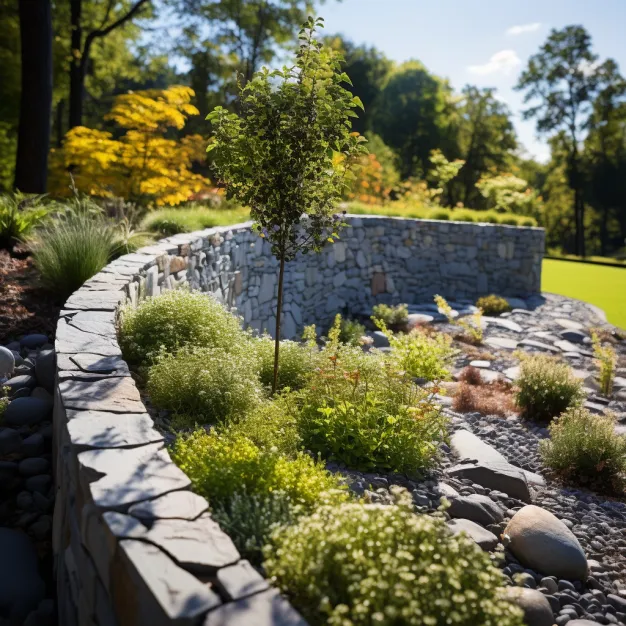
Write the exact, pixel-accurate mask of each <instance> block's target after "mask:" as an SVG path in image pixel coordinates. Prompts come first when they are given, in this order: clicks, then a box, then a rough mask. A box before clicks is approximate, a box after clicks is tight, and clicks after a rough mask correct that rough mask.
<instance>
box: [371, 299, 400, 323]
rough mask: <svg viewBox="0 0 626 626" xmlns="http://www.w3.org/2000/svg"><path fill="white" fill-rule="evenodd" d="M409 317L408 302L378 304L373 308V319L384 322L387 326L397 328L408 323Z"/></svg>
mask: <svg viewBox="0 0 626 626" xmlns="http://www.w3.org/2000/svg"><path fill="white" fill-rule="evenodd" d="M408 317H409V308H408V307H407V305H406V304H397V305H396V306H389V305H388V304H383V303H381V304H376V305H375V306H374V307H373V309H372V320H374V322H377V321H379V322H383V323H384V324H385V326H388V327H390V328H394V327H395V328H397V327H400V326H404V325H406V323H407V321H408Z"/></svg>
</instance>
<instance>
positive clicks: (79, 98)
mask: <svg viewBox="0 0 626 626" xmlns="http://www.w3.org/2000/svg"><path fill="white" fill-rule="evenodd" d="M82 9H83V3H82V0H70V13H71V18H70V21H71V27H72V42H71V54H72V59H71V61H70V97H69V100H70V116H69V126H68V130H70V129H72V128H74V127H75V126H81V125H82V122H83V90H84V88H85V87H84V85H85V70H84V66H85V64H84V62H83V59H82V54H83V41H82V39H83V30H82V27H81V13H82Z"/></svg>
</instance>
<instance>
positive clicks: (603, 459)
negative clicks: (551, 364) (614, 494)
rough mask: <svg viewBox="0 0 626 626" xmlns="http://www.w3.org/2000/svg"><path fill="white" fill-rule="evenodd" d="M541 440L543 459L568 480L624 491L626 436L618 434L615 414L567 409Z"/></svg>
mask: <svg viewBox="0 0 626 626" xmlns="http://www.w3.org/2000/svg"><path fill="white" fill-rule="evenodd" d="M549 428H550V439H544V440H543V441H541V443H540V446H541V447H540V451H541V456H542V457H543V462H544V463H545V464H546V465H547V466H548V467H550V468H551V469H553V470H554V471H555V472H557V473H558V474H560V475H561V476H563V478H565V479H567V480H571V481H574V482H578V483H587V484H588V483H593V484H594V486H597V487H600V488H604V489H609V490H611V489H615V490H616V491H617V490H621V489H620V488H621V486H622V485H623V479H624V474H626V437H624V436H623V435H618V434H616V433H615V416H613V415H592V414H591V413H590V412H589V411H588V410H587V409H584V408H579V407H574V408H571V409H568V410H567V411H565V413H563V414H562V415H561V416H560V417H558V418H557V419H556V420H554V421H553V422H552V424H550V427H549Z"/></svg>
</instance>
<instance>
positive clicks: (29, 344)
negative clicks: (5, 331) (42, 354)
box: [20, 333, 48, 350]
mask: <svg viewBox="0 0 626 626" xmlns="http://www.w3.org/2000/svg"><path fill="white" fill-rule="evenodd" d="M46 343H48V337H47V336H46V335H40V334H37V333H33V334H32V335H25V336H24V337H22V338H21V339H20V347H21V348H28V349H29V350H34V349H36V348H41V346H43V345H44V344H46Z"/></svg>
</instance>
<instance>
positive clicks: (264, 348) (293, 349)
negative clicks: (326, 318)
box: [253, 335, 315, 389]
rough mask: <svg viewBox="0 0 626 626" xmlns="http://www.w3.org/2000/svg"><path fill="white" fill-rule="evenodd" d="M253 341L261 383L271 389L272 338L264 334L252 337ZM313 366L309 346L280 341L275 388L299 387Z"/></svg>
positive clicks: (272, 368)
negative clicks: (256, 337) (255, 337)
mask: <svg viewBox="0 0 626 626" xmlns="http://www.w3.org/2000/svg"><path fill="white" fill-rule="evenodd" d="M253 343H254V350H255V352H256V355H257V358H258V360H259V376H260V378H261V384H262V385H263V386H264V387H266V388H270V389H271V387H272V380H273V378H274V340H273V339H272V338H271V337H270V336H269V335H266V336H263V337H260V338H258V339H254V340H253ZM313 367H315V362H314V356H313V354H312V350H311V348H310V347H308V346H305V345H303V344H301V343H297V342H295V341H281V342H280V361H279V366H278V385H277V389H284V388H285V387H289V388H290V389H300V388H301V387H302V386H303V385H304V384H305V382H306V381H307V379H308V377H309V375H310V373H311V371H312V369H313Z"/></svg>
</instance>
